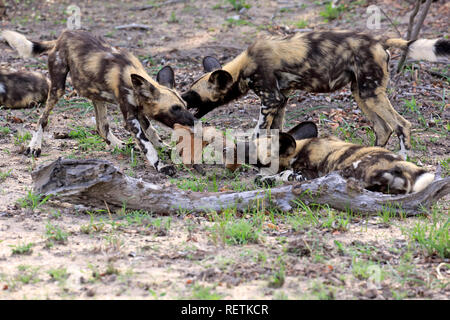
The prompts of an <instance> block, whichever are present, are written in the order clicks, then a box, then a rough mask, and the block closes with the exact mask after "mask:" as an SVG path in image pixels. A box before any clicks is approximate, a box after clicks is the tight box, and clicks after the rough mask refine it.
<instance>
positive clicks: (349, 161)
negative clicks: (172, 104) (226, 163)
mask: <svg viewBox="0 0 450 320" xmlns="http://www.w3.org/2000/svg"><path fill="white" fill-rule="evenodd" d="M288 134H289V135H291V137H292V139H291V140H288V139H283V142H282V141H281V140H280V163H281V168H280V171H281V172H280V173H279V174H278V175H277V176H275V177H268V179H270V180H273V181H278V180H279V181H293V180H298V179H299V177H298V175H300V176H301V177H302V178H305V179H314V178H318V177H321V176H324V175H326V174H328V173H330V172H332V171H340V172H341V174H342V176H343V177H345V178H350V177H352V178H355V179H357V180H359V181H361V182H362V183H363V186H364V188H366V189H368V190H371V191H378V192H383V193H391V194H401V193H410V192H418V191H421V190H423V189H424V188H425V187H426V186H427V185H428V184H430V183H431V182H432V181H433V179H434V174H432V173H429V172H427V171H426V170H425V169H423V168H420V167H418V166H417V165H415V164H413V163H411V162H407V161H404V160H403V159H402V158H401V157H400V156H399V155H397V154H395V153H393V152H391V151H389V150H387V149H384V148H381V147H365V146H361V145H356V144H353V143H349V142H345V141H342V140H340V139H338V138H336V137H334V136H326V137H322V138H318V137H317V128H316V126H315V124H314V123H312V122H304V123H301V124H299V125H297V126H296V127H294V128H293V129H291V130H290V131H289V133H288ZM282 144H283V145H282ZM281 150H284V151H281ZM285 169H287V170H288V171H283V170H285ZM300 179H301V178H300ZM263 180H264V179H263Z"/></svg>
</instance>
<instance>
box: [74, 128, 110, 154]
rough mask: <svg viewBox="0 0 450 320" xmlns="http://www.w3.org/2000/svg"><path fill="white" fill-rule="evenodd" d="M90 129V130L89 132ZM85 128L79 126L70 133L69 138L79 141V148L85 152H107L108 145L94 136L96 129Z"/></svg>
mask: <svg viewBox="0 0 450 320" xmlns="http://www.w3.org/2000/svg"><path fill="white" fill-rule="evenodd" d="M88 129H90V130H88ZM88 129H87V128H85V127H80V126H77V127H75V128H73V129H72V130H71V131H70V132H69V137H70V138H72V139H75V140H77V141H78V146H79V147H80V149H81V150H83V151H101V150H105V147H106V144H105V142H104V140H103V139H102V137H100V136H99V135H97V134H92V133H91V132H90V131H95V129H94V128H88Z"/></svg>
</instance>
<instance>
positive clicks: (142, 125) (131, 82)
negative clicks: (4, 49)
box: [2, 30, 195, 175]
mask: <svg viewBox="0 0 450 320" xmlns="http://www.w3.org/2000/svg"><path fill="white" fill-rule="evenodd" d="M2 35H3V38H4V39H5V40H6V41H7V42H8V43H9V44H10V46H11V47H13V48H15V49H16V50H17V51H18V52H19V54H20V55H21V56H23V57H29V56H34V55H39V54H43V53H48V69H49V74H50V80H51V87H50V90H49V94H48V99H47V103H46V107H45V110H44V112H43V113H42V115H41V117H40V119H39V121H38V124H37V128H36V129H37V130H36V132H35V133H34V135H33V138H32V140H31V142H30V144H29V146H28V148H27V153H28V154H31V155H33V156H39V155H40V153H41V145H42V138H43V132H44V130H45V129H46V127H47V125H48V117H49V115H50V112H51V111H52V109H53V107H54V106H55V104H56V103H57V102H58V100H59V99H60V98H61V97H62V96H63V95H64V92H65V82H66V77H67V74H68V73H69V72H70V76H71V80H72V84H73V86H74V88H75V89H76V90H77V92H78V93H79V94H80V95H81V96H83V97H86V98H88V99H90V100H92V103H93V105H94V110H95V117H96V123H97V131H98V133H99V134H100V136H102V137H103V138H104V139H105V141H106V142H107V143H108V144H110V145H112V146H114V147H119V148H121V147H123V146H124V143H123V142H122V141H120V140H119V139H118V138H117V137H115V136H114V135H113V133H112V132H111V131H110V126H109V123H108V120H107V109H106V104H105V103H117V104H118V105H119V106H120V110H121V112H122V115H123V118H124V121H125V128H126V129H127V130H128V131H130V132H131V133H132V134H133V136H134V137H135V139H136V141H137V144H138V146H139V147H140V149H141V150H142V152H143V153H144V154H145V157H146V159H147V160H148V161H149V162H150V164H151V165H152V166H153V167H154V168H155V169H156V170H158V171H159V172H162V173H165V174H168V175H172V174H174V173H175V167H174V166H173V165H165V164H163V163H162V161H160V159H159V157H158V152H157V150H156V149H155V146H156V147H158V148H163V147H167V145H165V144H164V143H163V142H162V140H161V138H160V137H159V136H158V134H157V133H156V131H155V129H154V128H153V127H152V126H151V124H150V121H149V120H150V119H155V120H157V121H159V122H161V123H163V124H164V125H167V126H169V127H171V128H173V126H174V124H175V123H179V124H181V125H186V126H193V125H194V120H195V118H194V117H193V116H192V114H191V113H190V112H189V111H188V110H187V109H186V103H185V101H184V100H183V99H182V98H181V96H180V95H179V94H178V93H177V92H176V91H175V90H174V89H173V87H174V85H175V80H174V73H173V70H172V68H170V67H168V66H166V67H164V68H162V69H161V70H160V71H159V73H158V75H157V81H154V80H153V79H152V78H151V77H150V76H149V75H148V74H147V72H146V70H145V68H144V66H143V65H142V63H141V62H140V61H139V60H138V59H137V58H136V57H135V56H134V55H133V54H131V53H129V52H127V51H126V50H123V49H117V48H115V47H113V46H111V45H109V44H108V43H107V42H106V41H104V40H103V39H101V38H99V37H95V36H93V35H92V34H90V33H88V32H86V31H81V30H75V31H69V30H66V31H63V32H62V33H61V34H60V36H59V37H58V39H57V40H52V41H41V42H38V41H30V40H28V39H27V38H26V37H25V36H23V35H22V34H19V33H17V32H14V31H9V30H7V31H4V32H3V33H2Z"/></svg>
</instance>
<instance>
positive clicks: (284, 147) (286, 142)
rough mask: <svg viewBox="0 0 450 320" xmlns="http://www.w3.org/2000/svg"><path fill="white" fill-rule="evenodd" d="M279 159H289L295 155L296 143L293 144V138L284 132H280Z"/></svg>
mask: <svg viewBox="0 0 450 320" xmlns="http://www.w3.org/2000/svg"><path fill="white" fill-rule="evenodd" d="M279 137H280V149H279V150H280V151H279V155H280V158H281V157H283V158H285V157H290V156H292V155H293V154H294V153H295V149H296V147H297V143H296V142H295V139H294V137H292V136H291V135H290V134H288V133H286V132H280V134H279Z"/></svg>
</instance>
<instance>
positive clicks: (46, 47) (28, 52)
mask: <svg viewBox="0 0 450 320" xmlns="http://www.w3.org/2000/svg"><path fill="white" fill-rule="evenodd" d="M2 36H3V38H4V39H5V41H6V42H8V44H9V45H10V46H11V47H12V48H14V49H15V50H17V52H18V53H19V55H20V56H22V57H25V58H27V57H31V56H36V55H39V54H41V53H45V52H48V51H50V50H52V49H53V48H54V47H55V45H56V40H52V41H42V42H37V41H30V40H28V39H27V38H26V37H25V36H24V35H23V34H20V33H18V32H15V31H11V30H5V31H3V32H2Z"/></svg>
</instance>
